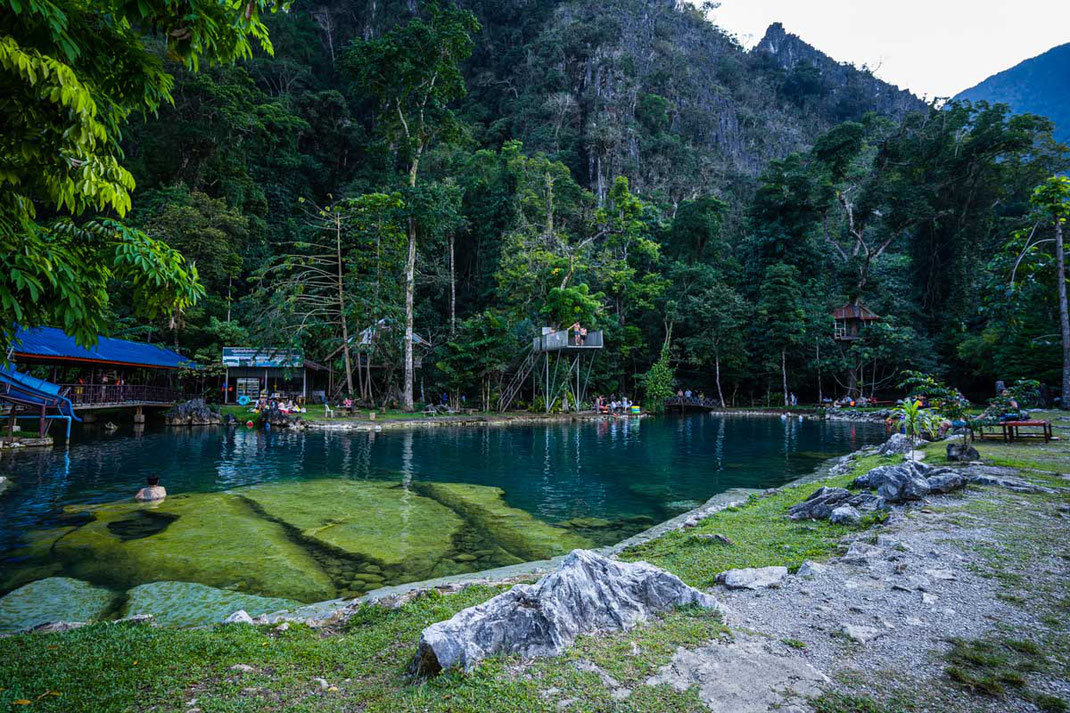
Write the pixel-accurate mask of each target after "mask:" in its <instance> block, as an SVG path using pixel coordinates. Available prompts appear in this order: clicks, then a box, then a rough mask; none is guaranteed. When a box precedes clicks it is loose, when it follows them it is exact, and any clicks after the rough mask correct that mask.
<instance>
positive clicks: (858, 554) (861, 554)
mask: <svg viewBox="0 0 1070 713" xmlns="http://www.w3.org/2000/svg"><path fill="white" fill-rule="evenodd" d="M882 554H884V550H882V549H881V548H879V547H874V546H873V545H867V544H866V543H865V542H852V543H851V547H850V548H849V549H848V550H847V554H845V555H844V556H843V561H844V562H848V563H851V564H865V563H866V562H868V561H869V560H872V559H876V558H877V557H880V556H881V555H882Z"/></svg>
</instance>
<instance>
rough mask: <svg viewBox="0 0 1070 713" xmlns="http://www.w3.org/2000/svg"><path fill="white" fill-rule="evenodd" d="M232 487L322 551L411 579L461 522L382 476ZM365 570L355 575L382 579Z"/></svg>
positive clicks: (421, 574) (422, 574)
mask: <svg viewBox="0 0 1070 713" xmlns="http://www.w3.org/2000/svg"><path fill="white" fill-rule="evenodd" d="M233 492H234V493H236V494H238V495H240V496H241V497H242V498H244V499H246V500H247V501H249V502H250V503H252V504H253V506H254V507H255V508H256V509H257V510H259V511H260V512H262V513H264V514H265V515H267V516H268V517H270V518H271V519H273V520H277V521H279V522H283V523H286V525H288V526H289V527H291V528H293V530H294V531H296V532H298V533H300V536H301V537H302V538H305V539H307V540H309V541H311V542H314V543H315V544H316V545H318V546H320V547H322V548H324V549H326V550H329V551H331V552H335V553H337V554H339V555H341V556H343V557H352V558H356V559H358V560H364V561H366V562H369V563H375V564H376V565H377V566H378V567H380V568H381V567H388V568H394V569H403V570H404V571H405V572H406V575H407V577H406V578H407V579H410V580H417V579H425V578H427V577H430V576H431V571H432V569H433V568H434V566H435V564H436V563H437V562H439V561H440V560H442V559H443V558H445V557H446V555H447V554H448V553H449V552H450V550H451V548H452V547H453V538H454V536H455V535H457V533H458V532H459V531H460V530H461V528H462V527H463V526H464V521H463V520H462V519H461V518H460V516H458V515H457V513H455V512H453V511H452V510H450V509H449V508H448V507H446V506H444V505H442V504H441V503H438V502H436V501H435V500H433V499H431V498H426V497H422V496H421V495H419V494H417V493H414V492H412V491H411V490H407V489H405V488H403V487H401V486H400V485H399V484H397V483H393V482H387V481H357V480H344V479H340V478H338V479H322V480H302V481H291V482H283V483H268V484H264V485H254V486H251V487H248V488H240V489H238V490H235V491H233ZM380 571H381V570H380ZM367 575H368V576H367V577H366V576H364V575H361V577H360V578H361V579H363V580H364V581H366V582H369V583H371V582H373V581H374V582H383V581H385V579H386V578H385V577H382V576H379V577H377V578H375V579H370V578H369V577H370V575H371V573H367Z"/></svg>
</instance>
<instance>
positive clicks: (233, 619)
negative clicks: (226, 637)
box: [223, 609, 253, 624]
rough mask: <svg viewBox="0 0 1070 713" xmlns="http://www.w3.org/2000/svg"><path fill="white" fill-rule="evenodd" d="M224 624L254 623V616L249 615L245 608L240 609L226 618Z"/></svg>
mask: <svg viewBox="0 0 1070 713" xmlns="http://www.w3.org/2000/svg"><path fill="white" fill-rule="evenodd" d="M223 623H224V624H252V623H253V618H252V617H251V616H249V613H248V612H247V611H245V610H244V609H239V610H238V611H236V612H234V613H233V614H231V615H230V616H228V617H227V618H226V619H224V620H223Z"/></svg>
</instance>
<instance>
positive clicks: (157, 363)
mask: <svg viewBox="0 0 1070 713" xmlns="http://www.w3.org/2000/svg"><path fill="white" fill-rule="evenodd" d="M13 350H14V358H15V359H16V360H17V359H19V357H23V358H27V357H28V358H37V359H50V360H56V361H62V360H64V359H68V360H72V361H95V362H101V363H108V364H122V365H127V366H143V367H152V368H156V369H177V368H178V367H179V366H181V365H183V364H190V363H191V362H192V360H191V359H190V358H189V357H184V356H182V355H181V354H179V353H178V352H174V351H171V350H170V349H167V348H165V347H161V346H158V345H156V344H145V343H144V342H131V341H127V340H126V339H112V338H111V337H101V338H100V340H99V341H98V342H97V345H96V346H95V347H93V348H92V349H86V348H84V347H80V346H78V345H77V344H76V343H75V341H74V337H70V336H68V335H67V334H66V333H64V331H63V330H62V329H56V328H55V327H35V328H33V329H20V330H19V332H18V335H17V336H16V337H15V344H14V347H13Z"/></svg>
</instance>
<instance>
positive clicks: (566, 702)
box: [557, 698, 576, 711]
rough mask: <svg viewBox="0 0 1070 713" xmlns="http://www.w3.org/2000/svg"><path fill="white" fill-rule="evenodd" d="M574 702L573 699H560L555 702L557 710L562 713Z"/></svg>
mask: <svg viewBox="0 0 1070 713" xmlns="http://www.w3.org/2000/svg"><path fill="white" fill-rule="evenodd" d="M575 702H576V699H575V698H562V699H561V700H560V701H558V702H557V710H559V711H563V710H565V709H566V708H568V707H569V706H571V705H572V704H573V703H575Z"/></svg>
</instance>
